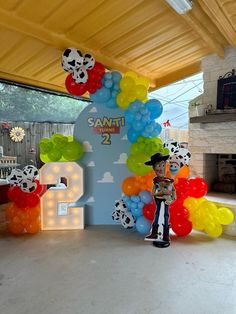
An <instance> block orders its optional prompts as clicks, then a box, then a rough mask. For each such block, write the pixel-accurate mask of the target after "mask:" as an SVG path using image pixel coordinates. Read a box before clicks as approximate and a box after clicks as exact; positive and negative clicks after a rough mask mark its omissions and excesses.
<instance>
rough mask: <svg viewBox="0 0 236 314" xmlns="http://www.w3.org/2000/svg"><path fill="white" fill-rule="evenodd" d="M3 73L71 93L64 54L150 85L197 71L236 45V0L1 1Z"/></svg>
mask: <svg viewBox="0 0 236 314" xmlns="http://www.w3.org/2000/svg"><path fill="white" fill-rule="evenodd" d="M0 41H1V42H2V43H3V45H2V47H1V50H0V77H2V78H5V79H10V80H15V81H18V82H23V83H26V84H33V85H37V86H42V87H48V88H51V89H55V90H58V91H65V87H64V80H65V77H66V75H67V74H66V73H65V72H63V70H62V68H61V61H60V59H61V53H62V51H63V50H64V49H65V48H67V47H76V48H78V49H81V50H82V52H90V53H92V54H93V55H94V57H95V59H96V60H98V61H100V62H102V63H103V64H104V65H105V66H106V67H107V68H108V69H117V70H119V71H121V72H124V71H128V70H132V71H136V72H137V73H138V74H140V75H145V76H147V77H149V78H150V79H151V86H152V88H157V87H159V86H161V85H163V84H167V83H170V82H172V81H174V80H176V79H181V78H183V77H184V76H186V75H190V74H193V73H194V71H199V69H200V66H199V65H200V60H201V58H202V57H203V56H205V55H207V54H210V53H216V54H218V55H219V56H221V57H223V54H224V47H225V46H226V45H228V44H231V45H232V46H234V47H236V5H235V0H194V1H193V8H192V10H191V11H189V12H188V13H187V14H184V15H178V14H177V13H176V12H174V11H173V9H172V8H170V7H169V6H168V5H167V3H166V1H165V0H158V1H157V0H89V1H88V0H50V1H49V0H40V1H35V0H0Z"/></svg>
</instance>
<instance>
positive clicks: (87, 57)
mask: <svg viewBox="0 0 236 314" xmlns="http://www.w3.org/2000/svg"><path fill="white" fill-rule="evenodd" d="M94 65H95V59H94V57H93V56H92V55H91V54H89V53H86V54H84V62H83V66H84V67H85V69H86V70H92V68H93V67H94Z"/></svg>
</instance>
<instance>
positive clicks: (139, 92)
mask: <svg viewBox="0 0 236 314" xmlns="http://www.w3.org/2000/svg"><path fill="white" fill-rule="evenodd" d="M135 90H136V98H137V99H139V100H144V99H145V98H146V97H147V88H146V87H145V86H143V85H136V89H135Z"/></svg>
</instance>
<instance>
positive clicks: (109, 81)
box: [104, 80, 113, 88]
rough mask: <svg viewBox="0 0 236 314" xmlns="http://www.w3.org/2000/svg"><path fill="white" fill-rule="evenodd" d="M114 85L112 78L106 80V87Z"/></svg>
mask: <svg viewBox="0 0 236 314" xmlns="http://www.w3.org/2000/svg"><path fill="white" fill-rule="evenodd" d="M112 85H113V81H112V80H106V81H105V82H104V86H105V87H106V88H112Z"/></svg>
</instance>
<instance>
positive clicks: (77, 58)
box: [61, 48, 84, 73]
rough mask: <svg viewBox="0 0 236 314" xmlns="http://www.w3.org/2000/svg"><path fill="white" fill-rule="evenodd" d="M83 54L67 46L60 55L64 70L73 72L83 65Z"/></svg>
mask: <svg viewBox="0 0 236 314" xmlns="http://www.w3.org/2000/svg"><path fill="white" fill-rule="evenodd" d="M83 61H84V58H83V55H82V53H81V52H80V51H79V50H78V49H76V48H67V49H66V50H65V51H64V52H63V55H62V60H61V65H62V67H63V69H64V70H65V71H66V72H69V73H73V72H74V70H75V69H78V68H80V67H81V66H82V65H83Z"/></svg>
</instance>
